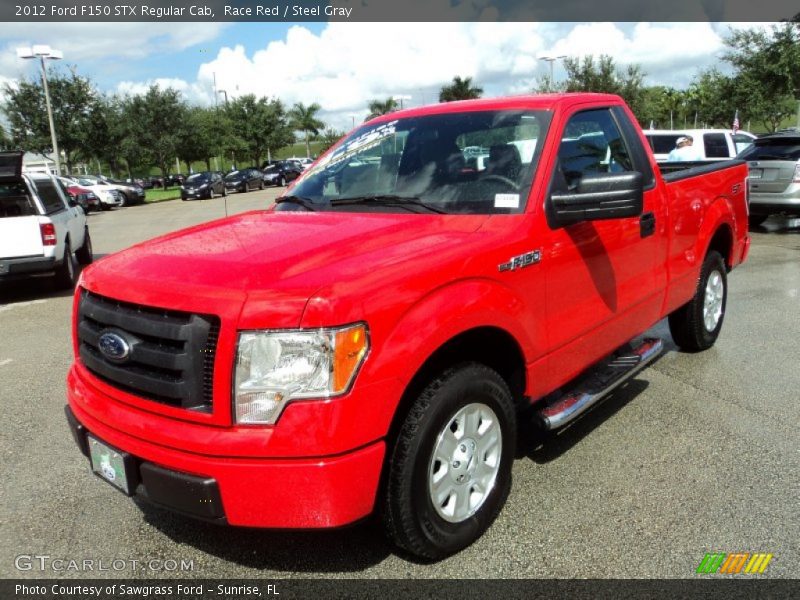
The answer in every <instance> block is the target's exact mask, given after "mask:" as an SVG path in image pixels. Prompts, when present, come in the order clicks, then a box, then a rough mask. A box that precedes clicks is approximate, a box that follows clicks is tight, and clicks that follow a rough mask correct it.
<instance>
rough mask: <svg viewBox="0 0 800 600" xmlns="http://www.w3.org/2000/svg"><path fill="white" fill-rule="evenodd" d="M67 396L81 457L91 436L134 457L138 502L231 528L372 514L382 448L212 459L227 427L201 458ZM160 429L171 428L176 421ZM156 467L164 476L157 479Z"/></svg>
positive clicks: (214, 432)
mask: <svg viewBox="0 0 800 600" xmlns="http://www.w3.org/2000/svg"><path fill="white" fill-rule="evenodd" d="M83 393H84V394H85V393H86V390H83ZM67 394H68V400H69V406H68V411H69V412H68V417H67V418H68V420H69V421H70V428H71V429H72V432H73V436H74V437H75V441H76V443H77V444H78V446H79V447H80V448H81V451H82V452H84V454H86V453H87V450H86V448H85V445H86V442H85V439H86V438H85V436H86V433H87V432H91V433H92V435H94V436H95V437H97V438H99V439H100V440H102V441H104V442H106V443H107V444H109V445H111V446H113V447H115V448H118V449H120V450H122V451H124V452H127V453H129V454H130V455H131V456H132V459H131V460H133V461H134V462H135V465H136V466H135V469H137V470H138V473H139V477H140V483H139V485H138V486H137V487H136V490H135V493H136V495H137V496H141V497H142V498H144V499H146V500H149V501H151V502H154V503H156V504H159V505H161V506H164V507H167V508H170V509H172V510H175V511H177V512H180V513H183V514H187V515H190V516H195V517H199V518H203V519H212V520H217V521H219V522H225V523H228V524H231V525H240V526H248V527H269V528H292V529H307V528H324V527H338V526H342V525H347V524H349V523H353V522H355V521H358V520H359V519H362V518H363V517H365V516H367V515H369V514H370V513H371V512H372V509H373V506H374V503H375V497H376V494H377V489H378V483H379V479H380V472H381V467H382V464H383V457H384V452H385V444H384V442H383V441H378V442H374V443H371V444H368V445H366V446H363V447H361V448H357V449H355V450H353V451H350V452H346V453H342V454H338V455H335V456H323V457H314V458H298V459H294V458H260V457H245V456H237V457H230V456H219V455H216V456H215V455H214V452H215V448H214V441H215V439H216V440H219V439H220V437H221V436H220V435H219V434H220V433H221V432H220V431H219V430H220V429H222V428H219V427H213V426H209V427H208V434H207V439H208V447H207V452H206V453H203V454H199V453H195V452H187V451H184V450H179V449H176V448H174V447H168V446H163V445H160V444H157V443H154V442H152V441H149V440H148V439H143V438H140V437H135V436H133V435H130V434H129V433H127V432H125V431H120V430H117V429H115V428H113V427H111V426H109V425H107V424H106V423H104V422H101V421H100V420H99V419H97V418H95V417H93V416H92V415H91V414H90V413H88V412H87V411H85V410H83V408H82V406H81V403H80V402H78V401H76V397H75V393H74V390H73V389H71V387H70V386H69V385H68V388H67ZM163 423H164V427H169V425H170V423H171V420H170V419H167V418H165V419H164V420H163ZM155 468H157V469H159V470H158V471H157V474H158V475H159V477H158V478H155V479H154V478H153V475H152V472H153V470H154V469H155ZM148 477H149V479H148ZM182 481H183V482H188V483H184V484H181V483H180V482H182ZM176 482H177V483H176ZM183 488H186V489H185V490H184V492H182V493H174V490H176V489H177V490H178V491H180V490H181V489H183ZM214 489H216V490H217V492H216V493H217V494H218V497H219V501H218V502H217V501H216V500H215V499H214V493H215V492H214V491H213V490H214ZM170 490H173V491H170ZM187 490H188V491H187ZM198 490H201V491H202V490H205V491H202V493H201V492H198ZM212 509H213V510H212ZM205 511H211V512H210V513H208V512H205Z"/></svg>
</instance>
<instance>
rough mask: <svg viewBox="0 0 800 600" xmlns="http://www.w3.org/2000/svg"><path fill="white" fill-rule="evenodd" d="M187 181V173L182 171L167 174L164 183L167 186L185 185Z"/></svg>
mask: <svg viewBox="0 0 800 600" xmlns="http://www.w3.org/2000/svg"><path fill="white" fill-rule="evenodd" d="M185 181H186V175H183V174H182V173H175V174H174V175H167V176H166V177H164V185H165V186H166V187H171V186H175V185H183V183H184V182H185Z"/></svg>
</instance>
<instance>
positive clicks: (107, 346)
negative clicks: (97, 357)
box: [97, 331, 131, 362]
mask: <svg viewBox="0 0 800 600" xmlns="http://www.w3.org/2000/svg"><path fill="white" fill-rule="evenodd" d="M97 346H98V347H99V348H100V352H102V353H103V356H105V357H106V358H107V359H109V360H114V361H117V362H121V361H123V360H125V359H126V358H128V356H129V355H130V353H131V347H130V344H128V342H127V340H126V339H125V338H124V337H122V336H121V335H119V334H116V333H114V332H111V331H107V332H106V333H104V334H102V335H101V336H100V338H99V339H98V340H97Z"/></svg>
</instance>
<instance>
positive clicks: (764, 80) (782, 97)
mask: <svg viewBox="0 0 800 600" xmlns="http://www.w3.org/2000/svg"><path fill="white" fill-rule="evenodd" d="M725 44H726V46H727V47H728V51H727V52H726V53H725V54H724V56H723V59H724V60H725V61H727V62H728V63H730V64H731V65H733V67H734V68H735V69H736V75H735V77H734V81H735V84H736V90H737V91H738V92H739V93H738V95H739V97H740V99H741V103H742V106H741V111H744V112H745V113H746V114H748V117H751V118H753V119H756V120H759V121H761V122H762V123H763V124H764V126H765V127H766V128H767V129H768V130H769V131H774V130H775V129H777V128H778V127H779V126H780V124H781V122H782V121H784V120H785V119H786V118H788V117H790V116H792V114H794V111H795V109H796V107H797V103H798V102H800V23H797V22H786V23H781V24H780V25H775V26H773V27H772V28H771V29H770V30H769V31H764V30H763V29H745V30H740V31H733V32H731V34H730V35H729V36H728V37H727V38H726V39H725ZM741 111H740V114H741Z"/></svg>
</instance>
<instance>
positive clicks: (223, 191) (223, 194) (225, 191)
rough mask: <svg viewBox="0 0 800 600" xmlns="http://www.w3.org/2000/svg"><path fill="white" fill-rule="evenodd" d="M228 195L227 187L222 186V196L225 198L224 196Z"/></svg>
mask: <svg viewBox="0 0 800 600" xmlns="http://www.w3.org/2000/svg"><path fill="white" fill-rule="evenodd" d="M227 195H228V190H226V189H225V188H224V187H223V188H222V197H223V198H224V197H225V196H227Z"/></svg>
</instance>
